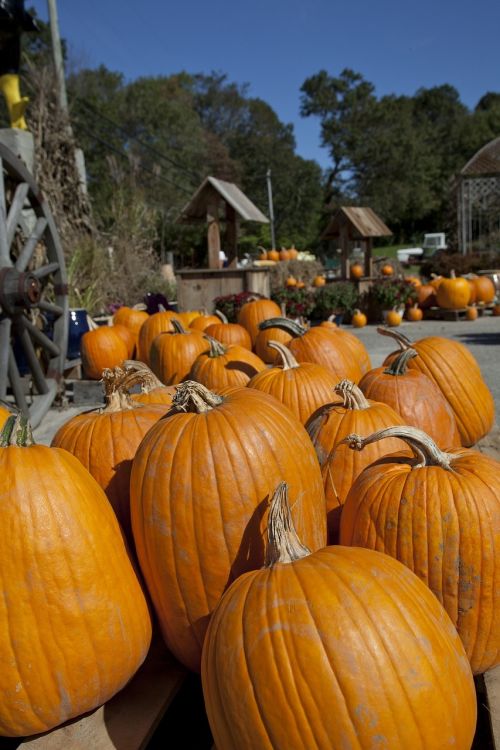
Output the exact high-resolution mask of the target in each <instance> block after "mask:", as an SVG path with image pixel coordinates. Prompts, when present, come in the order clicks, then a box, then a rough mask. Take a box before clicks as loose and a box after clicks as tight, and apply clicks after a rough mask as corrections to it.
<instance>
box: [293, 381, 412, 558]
mask: <svg viewBox="0 0 500 750" xmlns="http://www.w3.org/2000/svg"><path fill="white" fill-rule="evenodd" d="M335 393H336V394H337V396H338V397H339V398H338V400H337V401H333V402H332V400H330V403H328V404H326V406H323V407H322V408H320V409H319V410H318V411H317V412H316V413H315V414H313V415H312V416H311V418H310V419H309V420H308V422H307V423H306V430H307V432H308V433H309V437H310V438H311V440H312V443H313V445H314V448H315V450H316V453H317V456H318V459H319V461H320V464H321V467H322V475H323V485H324V488H325V497H326V508H327V513H328V539H329V542H330V544H334V543H336V542H338V532H339V519H340V512H341V509H342V505H343V504H344V502H345V499H346V497H347V493H348V492H349V490H350V489H351V487H352V485H353V483H354V480H355V479H356V477H357V476H359V474H361V472H362V471H363V469H364V468H365V467H366V466H368V465H369V464H370V463H372V461H376V460H377V459H378V458H381V456H383V455H385V454H386V453H393V452H394V451H397V450H404V448H405V445H404V443H403V442H402V441H400V440H393V441H392V442H391V444H390V445H387V444H386V445H377V444H376V445H373V446H370V448H369V449H368V450H370V452H369V453H363V454H359V453H355V452H353V451H350V450H349V449H348V447H347V446H345V445H342V441H343V440H344V438H345V437H347V435H350V434H351V432H361V433H362V434H367V433H369V432H372V431H373V430H374V429H381V428H383V427H392V426H393V425H402V424H404V422H403V419H402V418H401V417H400V416H399V414H397V413H396V412H395V411H394V409H392V408H391V407H390V406H388V405H387V404H383V403H381V402H379V401H367V399H366V398H365V397H364V395H363V393H362V392H361V391H360V389H359V388H358V387H357V386H356V385H355V384H354V383H352V382H350V381H349V380H341V381H340V383H338V384H337V385H336V387H335ZM332 397H333V398H335V396H334V394H333V393H332Z"/></svg>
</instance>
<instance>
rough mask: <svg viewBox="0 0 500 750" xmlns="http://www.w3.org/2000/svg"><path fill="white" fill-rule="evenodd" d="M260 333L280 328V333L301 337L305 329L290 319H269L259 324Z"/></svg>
mask: <svg viewBox="0 0 500 750" xmlns="http://www.w3.org/2000/svg"><path fill="white" fill-rule="evenodd" d="M259 328H260V330H261V331H266V330H267V329H268V328H281V330H282V331H287V333H289V334H290V335H291V336H303V335H304V333H306V331H307V328H306V327H305V326H301V325H300V323H296V322H295V321H294V320H290V318H269V319H268V320H263V321H262V322H261V323H259Z"/></svg>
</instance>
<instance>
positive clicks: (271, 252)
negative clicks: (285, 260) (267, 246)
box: [267, 250, 280, 263]
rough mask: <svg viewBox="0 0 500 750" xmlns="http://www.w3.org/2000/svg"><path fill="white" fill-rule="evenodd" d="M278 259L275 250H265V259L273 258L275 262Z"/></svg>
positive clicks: (278, 255)
mask: <svg viewBox="0 0 500 750" xmlns="http://www.w3.org/2000/svg"><path fill="white" fill-rule="evenodd" d="M279 259H280V254H279V252H278V251H277V250H268V251H267V260H274V261H275V262H276V263H277V262H278V261H279Z"/></svg>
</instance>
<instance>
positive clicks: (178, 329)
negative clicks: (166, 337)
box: [170, 318, 191, 333]
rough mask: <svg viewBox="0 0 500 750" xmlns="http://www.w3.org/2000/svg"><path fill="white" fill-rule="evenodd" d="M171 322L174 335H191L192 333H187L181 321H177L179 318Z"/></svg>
mask: <svg viewBox="0 0 500 750" xmlns="http://www.w3.org/2000/svg"><path fill="white" fill-rule="evenodd" d="M170 322H171V323H172V328H173V329H174V330H173V333H191V331H186V329H185V328H184V326H183V325H182V323H181V321H180V320H177V318H172V320H171V321H170Z"/></svg>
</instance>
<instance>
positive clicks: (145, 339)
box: [137, 310, 178, 366]
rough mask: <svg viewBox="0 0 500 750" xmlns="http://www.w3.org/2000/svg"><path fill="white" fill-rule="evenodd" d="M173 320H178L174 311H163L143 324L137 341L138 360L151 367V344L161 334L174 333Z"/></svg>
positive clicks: (151, 316)
mask: <svg viewBox="0 0 500 750" xmlns="http://www.w3.org/2000/svg"><path fill="white" fill-rule="evenodd" d="M173 320H178V316H177V313H175V312H173V311H172V310H162V311H160V312H157V313H154V314H153V315H150V316H149V317H148V319H147V320H146V321H145V322H144V323H143V324H142V326H141V330H140V331H139V338H138V341H137V358H138V359H140V360H141V362H144V363H145V364H147V365H149V366H151V359H150V354H151V344H152V343H153V341H154V339H155V338H156V337H157V336H158V334H160V333H164V332H168V331H173V330H174V327H173V325H172V321H173Z"/></svg>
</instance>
